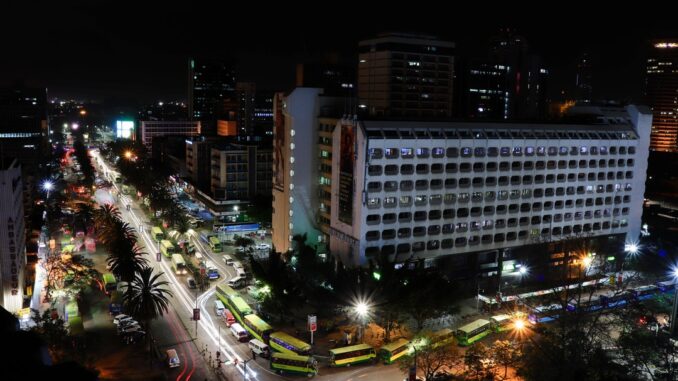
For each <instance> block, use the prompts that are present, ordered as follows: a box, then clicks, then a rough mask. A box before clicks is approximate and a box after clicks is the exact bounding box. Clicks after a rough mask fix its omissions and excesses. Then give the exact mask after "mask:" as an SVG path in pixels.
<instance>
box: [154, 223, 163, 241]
mask: <svg viewBox="0 0 678 381" xmlns="http://www.w3.org/2000/svg"><path fill="white" fill-rule="evenodd" d="M151 237H153V239H154V240H155V241H156V242H157V241H160V240H163V239H165V233H163V232H162V229H160V228H159V227H157V226H153V227H152V228H151Z"/></svg>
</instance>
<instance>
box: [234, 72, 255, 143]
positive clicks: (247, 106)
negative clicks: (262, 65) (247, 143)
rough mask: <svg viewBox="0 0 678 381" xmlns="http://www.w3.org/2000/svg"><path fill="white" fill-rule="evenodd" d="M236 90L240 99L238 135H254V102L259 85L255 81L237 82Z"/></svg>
mask: <svg viewBox="0 0 678 381" xmlns="http://www.w3.org/2000/svg"><path fill="white" fill-rule="evenodd" d="M235 92H236V98H237V100H238V113H237V121H238V122H237V127H238V135H243V136H251V135H254V102H255V99H256V93H257V86H256V84H255V83H254V82H238V83H236V84H235Z"/></svg>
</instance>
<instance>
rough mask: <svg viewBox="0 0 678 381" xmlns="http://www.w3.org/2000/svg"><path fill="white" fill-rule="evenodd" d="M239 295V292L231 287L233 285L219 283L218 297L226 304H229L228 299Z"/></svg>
mask: <svg viewBox="0 0 678 381" xmlns="http://www.w3.org/2000/svg"><path fill="white" fill-rule="evenodd" d="M233 296H238V292H237V291H236V290H234V289H232V288H231V286H229V285H227V284H226V283H221V284H218V285H217V298H219V299H220V300H221V301H222V302H223V303H224V304H229V302H228V300H229V299H230V298H231V297H233Z"/></svg>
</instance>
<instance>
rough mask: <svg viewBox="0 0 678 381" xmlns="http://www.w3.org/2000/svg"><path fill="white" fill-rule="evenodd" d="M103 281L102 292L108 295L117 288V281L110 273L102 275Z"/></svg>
mask: <svg viewBox="0 0 678 381" xmlns="http://www.w3.org/2000/svg"><path fill="white" fill-rule="evenodd" d="M103 280H104V290H105V291H106V294H107V295H108V294H109V293H110V292H111V291H115V290H116V289H117V288H118V280H117V279H115V275H113V274H112V273H106V274H104V275H103Z"/></svg>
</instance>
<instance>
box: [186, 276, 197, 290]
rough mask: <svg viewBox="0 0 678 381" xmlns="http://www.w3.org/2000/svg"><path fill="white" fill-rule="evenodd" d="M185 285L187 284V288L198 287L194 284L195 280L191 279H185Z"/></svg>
mask: <svg viewBox="0 0 678 381" xmlns="http://www.w3.org/2000/svg"><path fill="white" fill-rule="evenodd" d="M186 283H187V284H188V288H196V287H198V285H196V284H195V280H194V279H193V278H187V279H186Z"/></svg>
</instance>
